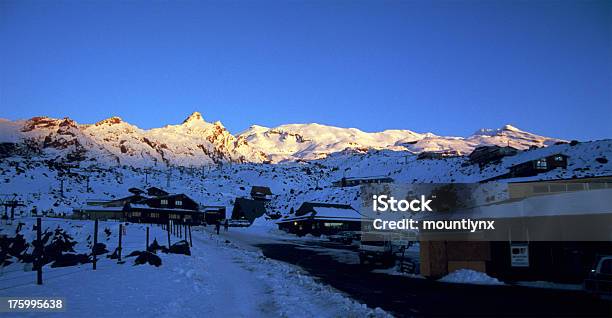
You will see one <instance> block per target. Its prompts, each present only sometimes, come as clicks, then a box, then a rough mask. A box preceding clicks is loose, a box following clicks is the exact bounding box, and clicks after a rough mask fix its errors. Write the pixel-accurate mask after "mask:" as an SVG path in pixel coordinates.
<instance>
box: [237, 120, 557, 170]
mask: <svg viewBox="0 0 612 318" xmlns="http://www.w3.org/2000/svg"><path fill="white" fill-rule="evenodd" d="M238 139H239V140H243V139H244V140H246V142H247V143H249V144H250V145H251V146H252V147H253V148H255V149H257V150H259V151H261V152H264V153H266V154H268V155H269V156H270V159H272V161H280V160H283V159H289V160H295V159H305V160H312V159H320V158H325V157H327V156H328V155H329V154H331V153H335V152H340V151H343V150H346V149H355V150H365V149H388V150H397V151H402V150H409V151H412V152H415V153H420V152H423V151H435V152H445V151H449V152H456V153H459V154H468V153H470V152H472V150H474V148H476V147H477V146H480V145H500V146H508V145H509V146H512V147H515V148H517V149H527V148H529V147H531V146H537V147H542V146H548V145H552V144H554V143H556V142H559V141H561V140H559V139H554V138H548V137H543V136H538V135H535V134H532V133H528V132H525V131H522V130H520V129H518V128H516V127H513V126H510V125H506V126H504V127H502V128H500V129H480V130H478V131H477V132H476V133H474V134H473V135H472V136H470V137H467V138H463V137H443V136H436V135H434V134H432V133H424V134H420V133H415V132H413V131H410V130H385V131H382V132H375V133H367V132H363V131H361V130H359V129H355V128H338V127H333V126H325V125H319V124H292V125H282V126H279V127H275V128H267V127H262V126H251V127H250V128H249V129H247V130H246V131H244V132H242V133H241V134H239V135H238Z"/></svg>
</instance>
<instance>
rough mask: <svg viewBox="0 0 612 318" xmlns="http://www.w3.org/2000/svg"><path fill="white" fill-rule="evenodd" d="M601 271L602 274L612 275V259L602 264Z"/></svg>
mask: <svg viewBox="0 0 612 318" xmlns="http://www.w3.org/2000/svg"><path fill="white" fill-rule="evenodd" d="M599 271H600V272H601V274H606V275H610V274H612V259H606V260H604V261H603V262H601V268H600V269H599Z"/></svg>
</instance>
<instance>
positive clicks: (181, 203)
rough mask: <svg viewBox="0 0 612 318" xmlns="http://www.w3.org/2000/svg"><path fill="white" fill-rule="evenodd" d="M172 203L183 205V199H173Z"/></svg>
mask: <svg viewBox="0 0 612 318" xmlns="http://www.w3.org/2000/svg"><path fill="white" fill-rule="evenodd" d="M174 205H176V206H182V205H183V201H182V200H176V201H174Z"/></svg>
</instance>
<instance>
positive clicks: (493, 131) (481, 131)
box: [474, 124, 522, 136]
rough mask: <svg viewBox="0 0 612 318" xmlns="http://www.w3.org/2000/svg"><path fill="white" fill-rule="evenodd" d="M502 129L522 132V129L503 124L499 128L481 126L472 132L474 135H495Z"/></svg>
mask: <svg viewBox="0 0 612 318" xmlns="http://www.w3.org/2000/svg"><path fill="white" fill-rule="evenodd" d="M503 131H513V132H522V130H520V129H518V128H516V127H514V126H512V125H509V124H508V125H504V126H502V127H501V128H497V129H491V128H481V129H478V130H477V131H476V132H474V135H475V136H495V135H498V134H500V133H502V132H503Z"/></svg>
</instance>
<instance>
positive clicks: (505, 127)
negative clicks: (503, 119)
mask: <svg viewBox="0 0 612 318" xmlns="http://www.w3.org/2000/svg"><path fill="white" fill-rule="evenodd" d="M501 130H509V131H522V130H520V129H518V128H516V127H514V126H512V125H510V124H508V125H504V127H502V128H501Z"/></svg>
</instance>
